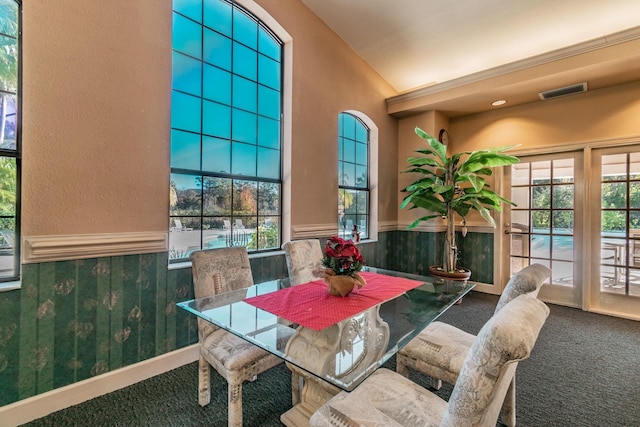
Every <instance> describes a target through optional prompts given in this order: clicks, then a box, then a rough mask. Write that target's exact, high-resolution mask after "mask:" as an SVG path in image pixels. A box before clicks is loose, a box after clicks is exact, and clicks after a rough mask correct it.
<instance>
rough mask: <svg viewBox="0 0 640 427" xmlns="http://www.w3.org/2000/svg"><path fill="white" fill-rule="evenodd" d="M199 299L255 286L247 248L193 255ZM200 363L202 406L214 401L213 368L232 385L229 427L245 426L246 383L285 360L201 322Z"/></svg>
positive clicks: (200, 399)
mask: <svg viewBox="0 0 640 427" xmlns="http://www.w3.org/2000/svg"><path fill="white" fill-rule="evenodd" d="M189 259H190V260H191V262H192V272H193V273H192V274H193V285H194V291H195V297H196V298H204V297H206V296H209V295H213V294H220V293H224V292H229V291H232V290H236V289H242V288H246V287H249V286H251V285H253V275H252V273H251V266H250V264H249V255H248V254H247V248H246V247H231V248H219V249H209V250H203V251H197V252H193V253H191V255H190V256H189ZM198 341H199V342H200V359H199V372H198V403H199V404H200V406H205V405H207V404H208V403H209V401H210V399H211V386H210V370H209V369H210V368H209V367H210V366H212V367H213V368H214V369H215V370H216V371H217V372H218V373H219V374H220V375H221V376H222V377H223V378H224V379H225V380H226V381H227V383H228V405H229V426H242V383H243V382H244V381H248V380H251V379H253V378H255V377H256V375H258V374H260V373H262V372H264V371H266V370H267V369H269V368H272V367H274V366H276V365H277V364H279V363H282V359H280V358H279V357H277V356H274V355H273V354H271V353H269V352H267V351H265V350H263V349H261V348H259V347H257V346H255V345H253V344H251V343H249V342H247V341H245V340H243V339H241V338H239V337H237V336H235V335H233V334H231V333H229V332H227V331H225V330H223V329H219V328H217V327H216V326H214V325H213V324H211V323H209V322H207V321H206V320H204V319H200V318H198Z"/></svg>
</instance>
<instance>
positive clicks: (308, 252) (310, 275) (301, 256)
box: [282, 239, 323, 405]
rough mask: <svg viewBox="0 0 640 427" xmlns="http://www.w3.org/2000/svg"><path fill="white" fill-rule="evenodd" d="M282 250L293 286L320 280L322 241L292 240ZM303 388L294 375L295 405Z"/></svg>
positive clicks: (293, 397) (292, 383)
mask: <svg viewBox="0 0 640 427" xmlns="http://www.w3.org/2000/svg"><path fill="white" fill-rule="evenodd" d="M282 250H283V251H284V256H285V259H286V261H287V270H288V271H289V283H290V284H291V286H295V285H300V284H302V283H307V282H310V281H312V280H317V279H318V277H317V276H316V275H315V274H314V272H315V271H316V270H318V269H319V268H321V263H322V257H323V254H322V248H321V247H320V240H318V239H307V240H291V241H289V242H286V243H284V244H283V245H282ZM302 386H303V384H302V377H300V376H299V375H297V374H295V373H294V374H292V376H291V396H292V398H291V401H292V403H293V405H297V404H298V403H299V402H300V395H301V392H302Z"/></svg>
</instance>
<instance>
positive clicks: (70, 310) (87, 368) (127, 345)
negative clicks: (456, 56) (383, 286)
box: [0, 231, 493, 406]
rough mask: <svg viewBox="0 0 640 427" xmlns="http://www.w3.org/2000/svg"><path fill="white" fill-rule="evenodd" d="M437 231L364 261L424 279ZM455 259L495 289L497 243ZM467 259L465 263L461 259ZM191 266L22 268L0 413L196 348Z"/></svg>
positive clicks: (261, 276) (262, 260)
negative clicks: (186, 306)
mask: <svg viewBox="0 0 640 427" xmlns="http://www.w3.org/2000/svg"><path fill="white" fill-rule="evenodd" d="M442 239H443V233H424V232H409V231H390V232H383V233H380V234H379V240H378V241H377V242H372V243H366V242H363V243H362V244H361V245H360V248H361V251H362V253H363V256H364V258H365V260H366V261H367V264H369V265H372V266H378V267H382V268H388V269H394V270H401V271H407V272H412V273H419V274H425V273H426V272H427V268H428V266H429V265H432V264H435V263H437V260H436V258H435V255H436V253H438V252H439V248H440V247H441V244H442ZM460 246H461V252H462V253H461V259H463V260H464V261H465V263H464V265H465V266H467V267H470V268H472V269H473V273H474V276H473V278H474V279H475V280H479V281H483V282H485V283H492V281H493V280H492V277H493V257H492V256H491V254H492V251H493V236H492V235H490V234H483V233H477V234H475V233H469V235H468V236H467V237H466V238H465V239H461V245H460ZM467 260H469V261H467ZM251 267H252V271H253V275H254V280H255V281H263V280H269V279H274V278H280V277H286V275H287V268H286V263H285V259H284V256H283V255H282V254H278V255H273V256H264V257H254V258H252V259H251ZM191 298H193V286H192V283H191V269H190V268H182V269H167V253H154V254H138V255H123V256H112V257H102V258H91V259H82V260H69V261H56V262H44V263H34V264H25V265H23V279H22V288H21V289H19V290H14V291H8V292H2V293H0V406H3V405H7V404H9V403H13V402H16V401H18V400H22V399H25V398H28V397H31V396H34V395H37V394H40V393H44V392H46V391H49V390H52V389H55V388H59V387H62V386H65V385H68V384H72V383H75V382H78V381H82V380H84V379H87V378H91V377H94V376H96V375H100V374H103V373H106V372H109V371H112V370H115V369H118V368H121V367H124V366H127V365H131V364H134V363H137V362H140V361H142V360H145V359H149V358H152V357H155V356H158V355H161V354H164V353H167V352H170V351H172V350H176V349H179V348H183V347H186V346H188V345H190V344H193V343H195V342H197V331H196V322H195V318H194V317H193V316H192V315H190V314H188V313H186V312H185V311H183V310H180V309H178V308H177V307H176V303H177V302H180V301H184V300H188V299H191Z"/></svg>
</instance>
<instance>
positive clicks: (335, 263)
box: [322, 236, 366, 296]
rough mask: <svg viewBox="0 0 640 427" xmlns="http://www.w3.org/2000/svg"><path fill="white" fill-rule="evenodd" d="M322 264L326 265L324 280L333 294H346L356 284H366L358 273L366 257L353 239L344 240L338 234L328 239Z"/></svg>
mask: <svg viewBox="0 0 640 427" xmlns="http://www.w3.org/2000/svg"><path fill="white" fill-rule="evenodd" d="M322 265H323V266H324V267H326V269H325V271H324V280H325V282H327V284H328V285H329V292H330V293H331V294H332V295H341V296H345V295H347V294H348V293H349V292H351V290H352V289H353V287H354V286H358V287H359V288H361V287H362V286H364V285H365V284H366V282H365V281H364V279H363V278H362V277H361V276H360V275H359V274H358V272H359V271H360V270H362V267H363V266H364V259H363V258H362V255H361V254H360V251H359V250H358V247H357V246H356V245H355V244H354V243H353V242H352V241H351V240H344V239H341V238H340V237H337V236H334V237H331V238H330V239H329V240H327V243H326V244H325V246H324V256H323V258H322ZM345 276H348V277H345Z"/></svg>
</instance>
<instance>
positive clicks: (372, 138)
mask: <svg viewBox="0 0 640 427" xmlns="http://www.w3.org/2000/svg"><path fill="white" fill-rule="evenodd" d="M343 113H348V114H351V115H352V116H355V117H357V118H359V119H360V120H362V122H363V123H364V124H365V125H366V126H367V127H368V128H369V238H368V240H371V241H377V240H378V133H379V132H378V126H376V124H375V123H374V121H373V120H371V119H370V118H369V116H367V115H366V114H364V113H362V112H361V111H356V110H345V111H343Z"/></svg>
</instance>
